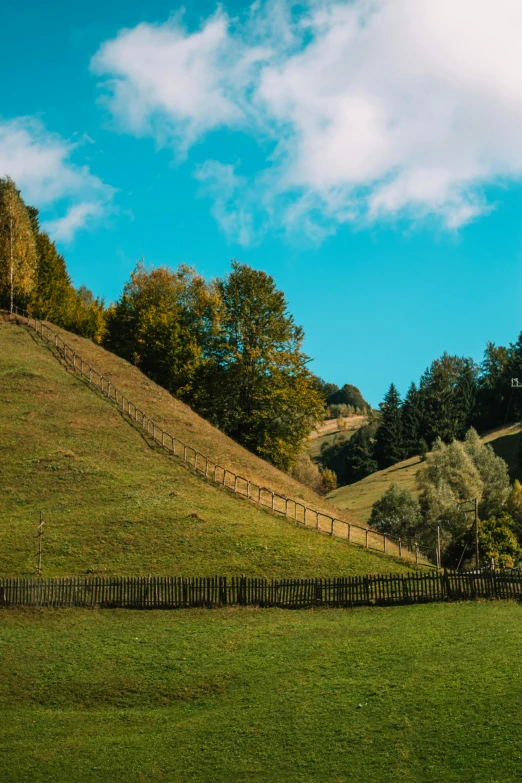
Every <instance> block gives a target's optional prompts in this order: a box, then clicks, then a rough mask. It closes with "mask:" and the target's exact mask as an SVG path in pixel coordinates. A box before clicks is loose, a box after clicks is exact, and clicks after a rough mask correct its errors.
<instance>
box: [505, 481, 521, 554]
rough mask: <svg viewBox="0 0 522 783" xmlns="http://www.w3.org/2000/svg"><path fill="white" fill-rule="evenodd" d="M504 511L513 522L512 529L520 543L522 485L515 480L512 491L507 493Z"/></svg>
mask: <svg viewBox="0 0 522 783" xmlns="http://www.w3.org/2000/svg"><path fill="white" fill-rule="evenodd" d="M506 510H507V512H508V514H509V515H510V517H511V519H512V520H513V529H514V530H515V532H516V534H517V536H518V538H519V540H520V541H522V484H521V483H520V481H519V480H518V479H515V482H514V484H513V489H512V490H511V492H510V493H509V496H508V499H507V502H506Z"/></svg>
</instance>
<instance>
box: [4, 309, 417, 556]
mask: <svg viewBox="0 0 522 783" xmlns="http://www.w3.org/2000/svg"><path fill="white" fill-rule="evenodd" d="M12 314H13V315H14V316H15V318H16V320H17V322H21V321H22V322H23V323H24V324H26V325H27V326H29V327H30V328H32V329H34V330H35V332H36V333H37V334H38V335H40V337H41V338H42V340H44V341H45V342H47V343H50V344H51V345H54V347H55V349H56V350H57V352H58V353H59V354H60V356H61V357H62V358H63V360H64V361H65V363H66V364H68V365H69V366H70V367H71V368H72V369H73V370H74V371H75V372H77V373H78V374H79V375H80V376H81V377H82V378H84V379H85V380H86V381H87V382H88V383H89V385H90V386H91V387H92V388H94V389H96V390H97V391H98V392H100V393H101V394H103V395H104V396H105V397H107V398H108V399H109V400H112V401H113V402H115V403H116V405H117V406H118V408H119V409H120V410H121V411H122V413H124V414H125V415H126V416H128V417H129V418H130V419H131V420H132V421H133V422H135V423H136V424H137V425H138V426H139V427H141V429H142V430H143V432H144V433H145V434H146V435H147V436H148V437H150V438H151V439H152V440H153V441H154V442H155V443H156V444H157V445H158V446H161V447H162V448H163V449H165V450H166V451H167V452H168V453H169V454H171V455H172V456H174V457H177V458H179V459H180V460H181V461H182V462H184V463H185V464H186V465H188V466H189V467H191V468H192V469H193V470H194V471H195V472H196V473H199V474H200V475H203V476H205V478H206V479H208V480H210V481H213V482H214V483H216V484H219V485H221V486H223V487H225V488H226V489H229V490H231V491H232V492H235V493H236V494H238V495H241V497H243V498H246V499H247V500H250V501H251V502H253V503H257V504H258V505H260V506H262V507H263V508H266V509H269V510H270V511H273V512H275V513H278V514H281V515H283V516H285V517H287V518H288V519H290V520H292V521H293V522H295V523H296V524H298V525H301V526H303V527H312V528H315V529H316V530H317V531H319V532H321V533H326V534H327V535H330V536H333V537H335V538H339V539H342V540H344V541H346V542H347V543H350V544H358V545H360V546H363V547H365V548H366V549H372V550H374V551H378V552H383V553H385V554H389V555H393V556H395V557H399V558H402V559H403V560H407V561H409V562H415V563H416V565H419V563H422V564H423V565H425V566H431V565H432V564H431V563H430V561H429V560H428V559H427V558H426V557H425V556H424V555H422V553H421V552H420V551H419V547H418V545H417V543H416V542H412V541H406V540H403V539H400V538H399V539H394V538H392V537H391V536H389V535H387V534H386V533H379V532H378V531H377V530H373V529H372V528H368V527H364V526H363V525H358V524H356V523H354V522H347V521H346V520H344V519H338V518H337V517H333V516H331V515H330V514H326V513H324V512H323V511H318V510H316V509H313V508H310V507H308V506H307V505H306V504H305V503H302V502H300V501H298V500H294V499H293V498H289V497H286V496H284V495H280V494H278V493H277V492H274V491H273V490H271V489H269V488H267V487H261V486H259V485H258V484H256V483H255V482H253V481H251V480H250V479H248V478H246V477H244V476H241V475H238V474H236V473H234V472H233V471H231V470H229V469H228V468H225V467H224V466H222V465H220V464H219V463H216V462H214V461H213V460H212V459H211V458H210V457H208V456H206V455H204V454H201V453H200V452H199V451H198V450H197V449H195V448H194V447H193V446H190V445H189V444H188V443H185V442H184V441H182V440H180V439H179V438H177V437H175V436H174V435H171V433H170V432H167V431H166V430H164V429H163V428H162V427H160V425H159V424H157V423H156V422H155V421H154V420H153V419H151V418H150V417H149V416H147V415H146V413H145V412H144V411H142V410H141V408H139V407H138V406H137V405H135V404H134V403H133V402H131V400H129V398H128V397H127V396H126V395H125V394H124V393H123V392H121V391H120V390H119V389H118V388H117V387H116V386H115V385H114V384H113V383H112V382H111V381H110V380H109V379H108V378H105V377H104V376H103V375H102V374H101V373H100V372H98V370H96V369H95V368H94V367H92V366H91V365H90V364H89V363H88V362H86V361H85V360H84V359H83V358H82V357H81V356H79V355H78V354H77V353H76V351H75V350H74V349H73V348H71V347H70V346H69V345H67V343H65V342H64V341H63V340H62V338H61V337H60V335H59V334H58V333H57V332H55V331H54V329H51V328H50V327H49V326H47V324H46V323H44V322H43V321H40V320H39V319H38V318H35V317H34V316H33V315H31V314H30V313H28V312H26V311H23V310H21V309H20V308H18V307H13V313H12Z"/></svg>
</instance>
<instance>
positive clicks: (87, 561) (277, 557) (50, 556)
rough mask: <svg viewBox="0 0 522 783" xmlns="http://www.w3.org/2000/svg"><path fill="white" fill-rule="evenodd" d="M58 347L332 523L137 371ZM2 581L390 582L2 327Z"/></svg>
mask: <svg viewBox="0 0 522 783" xmlns="http://www.w3.org/2000/svg"><path fill="white" fill-rule="evenodd" d="M63 337H64V339H66V341H67V342H68V343H69V344H70V345H72V346H74V347H75V349H76V350H77V351H78V353H79V354H80V355H82V356H83V357H84V358H85V359H87V360H88V361H89V362H91V363H92V365H93V366H94V367H96V368H97V369H98V370H100V371H101V372H102V373H103V374H104V375H105V376H106V377H108V378H110V379H111V381H112V382H113V383H114V384H116V385H117V386H118V387H119V388H120V389H121V390H122V391H125V393H126V394H128V396H129V397H130V399H132V400H133V401H134V402H135V403H136V404H138V405H139V406H140V407H142V408H143V409H144V410H145V411H146V412H147V413H149V415H152V416H153V417H154V418H155V419H156V420H157V421H158V422H159V423H162V424H163V426H164V427H165V429H167V430H169V431H171V432H173V433H174V434H176V435H177V436H178V437H180V438H182V439H184V440H185V441H187V442H189V443H191V444H193V445H194V446H195V447H196V448H198V449H199V450H200V451H201V452H202V453H203V454H209V455H210V456H212V457H213V458H214V459H216V460H218V461H219V462H220V463H221V464H222V465H225V466H227V467H229V468H232V469H235V470H236V471H237V472H238V473H241V474H242V475H246V476H248V477H249V478H251V479H252V480H254V481H257V482H258V483H260V484H262V485H264V486H268V487H271V488H273V489H274V490H276V491H279V492H281V493H284V494H288V495H289V496H291V497H298V498H299V497H300V498H302V499H303V500H305V501H306V502H307V503H308V504H309V505H310V506H312V507H316V508H320V509H324V510H325V511H327V512H328V511H329V512H330V513H333V514H334V515H335V514H337V515H339V513H338V512H337V510H336V509H332V507H331V506H330V505H329V503H328V502H327V501H325V500H324V499H323V498H320V497H319V496H316V495H314V493H313V492H312V491H311V490H308V489H307V488H306V487H304V486H302V485H301V484H299V483H298V482H296V481H294V480H293V479H291V478H290V477H288V476H286V475H285V474H283V473H281V472H280V471H278V470H276V469H275V468H273V467H272V466H271V465H269V464H267V463H265V462H263V460H260V459H258V458H257V457H255V456H254V455H252V454H250V453H249V452H248V451H246V450H245V449H243V448H241V447H240V446H238V445H237V444H236V443H234V442H233V441H231V440H230V439H229V438H227V437H226V436H224V435H223V434H222V433H220V432H219V431H218V430H216V429H214V428H213V427H211V426H210V425H209V424H208V423H207V422H206V421H204V420H203V419H201V418H200V417H199V416H197V415H196V414H195V413H194V412H193V411H192V410H191V409H190V408H188V407H187V406H186V405H183V404H182V403H181V402H179V401H178V400H176V399H174V398H172V397H171V396H170V395H169V394H168V393H167V392H166V391H164V390H163V389H161V388H160V387H158V386H156V385H155V384H154V383H152V382H151V381H149V380H148V379H147V378H145V377H144V376H143V375H142V374H141V373H140V372H139V371H138V370H137V369H136V368H135V367H132V366H131V365H129V364H128V363H127V362H125V361H123V360H121V359H119V358H117V357H115V356H114V355H112V354H110V353H108V352H106V351H104V350H103V349H102V348H100V347H99V346H96V345H94V344H92V343H90V342H89V341H87V340H83V339H82V338H79V337H76V336H74V335H71V334H69V333H63ZM0 410H1V411H2V416H1V417H0V449H1V452H0V453H1V454H2V460H1V462H0V492H1V499H2V503H1V508H0V540H1V541H2V546H1V548H0V573H1V574H2V575H5V576H14V575H26V574H27V575H28V574H34V571H35V565H36V557H35V551H36V539H35V534H36V529H37V524H38V516H39V512H40V511H42V512H43V517H44V522H45V537H44V556H43V563H44V575H47V576H62V575H64V576H65V575H73V574H81V573H104V574H111V573H119V574H148V573H151V574H176V575H181V576H182V575H202V576H205V575H212V574H217V573H224V574H230V573H242V572H245V573H248V574H251V575H259V576H267V577H271V576H283V575H291V574H295V575H303V576H306V575H321V574H323V575H330V574H331V575H334V574H349V573H366V572H375V571H377V572H379V571H397V570H400V569H402V568H405V566H404V564H403V563H402V562H401V561H396V560H394V559H392V558H390V557H386V556H382V555H379V554H373V553H371V552H367V551H365V550H364V549H361V548H359V547H355V546H348V545H347V544H346V543H344V542H343V541H339V540H336V539H330V538H329V537H327V536H324V535H321V534H319V533H317V532H315V531H313V530H311V529H308V530H304V529H302V528H300V527H295V526H294V525H293V524H292V523H291V522H290V521H288V520H286V519H284V518H281V517H279V516H276V515H274V514H272V513H270V512H268V511H263V510H261V509H260V508H259V507H257V506H255V505H254V504H252V503H249V502H248V501H246V500H242V499H240V498H239V497H237V496H234V495H231V494H230V493H229V492H227V491H226V490H222V489H219V488H218V487H216V486H214V485H212V484H210V483H208V482H206V481H205V480H204V479H203V478H201V477H199V476H196V475H194V474H193V473H192V472H190V471H189V470H188V469H187V468H186V467H184V466H183V465H182V464H180V463H179V462H178V461H177V460H176V459H174V458H172V457H169V456H168V455H167V454H166V453H165V452H163V451H161V450H158V449H157V448H156V447H154V446H153V445H152V444H151V443H150V441H148V440H147V439H145V438H144V437H143V435H142V433H141V432H139V431H138V430H137V429H135V428H134V427H133V426H132V424H131V423H130V422H129V421H128V420H126V419H125V418H124V417H123V416H122V414H121V413H120V412H119V411H118V410H117V408H116V407H115V406H114V404H112V403H110V402H109V401H108V400H107V399H106V398H103V397H101V396H100V395H98V394H97V393H96V392H94V391H93V390H92V389H90V388H89V387H88V386H87V385H86V384H85V383H84V382H82V381H81V380H80V379H79V378H78V377H77V376H76V375H75V374H74V373H72V372H71V371H69V370H68V369H67V368H66V367H65V366H63V365H62V364H61V362H60V361H59V359H58V358H57V357H56V355H55V354H54V352H53V350H52V349H51V348H50V347H49V346H48V345H46V344H44V343H42V342H41V340H40V338H38V337H37V336H36V335H35V334H34V332H31V331H28V330H27V329H25V328H23V327H21V326H16V325H14V324H11V323H8V322H7V321H1V322H0Z"/></svg>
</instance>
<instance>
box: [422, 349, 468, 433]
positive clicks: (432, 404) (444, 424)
mask: <svg viewBox="0 0 522 783" xmlns="http://www.w3.org/2000/svg"><path fill="white" fill-rule="evenodd" d="M477 375H478V368H477V367H476V366H475V364H474V362H473V361H472V360H471V359H465V358H462V357H459V356H450V355H449V354H447V353H445V354H444V355H443V356H442V357H441V358H440V359H436V360H435V361H434V362H432V364H431V365H430V367H429V368H428V369H427V370H426V372H425V373H424V375H423V376H422V378H421V382H420V393H421V398H422V407H423V430H424V432H423V436H424V439H425V440H426V442H427V443H428V446H431V444H432V443H433V442H434V441H435V440H436V439H437V438H441V440H442V441H443V442H444V443H451V441H452V440H454V439H455V438H463V437H464V434H465V432H466V430H467V428H468V426H469V423H470V421H471V418H472V416H473V409H474V402H475V394H476V388H477Z"/></svg>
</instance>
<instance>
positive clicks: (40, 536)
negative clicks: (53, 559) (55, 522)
mask: <svg viewBox="0 0 522 783" xmlns="http://www.w3.org/2000/svg"><path fill="white" fill-rule="evenodd" d="M43 526H44V523H43V519H42V512H41V511H40V524H39V525H38V535H37V537H38V568H37V574H38V575H39V576H40V574H41V573H42V544H43Z"/></svg>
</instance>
